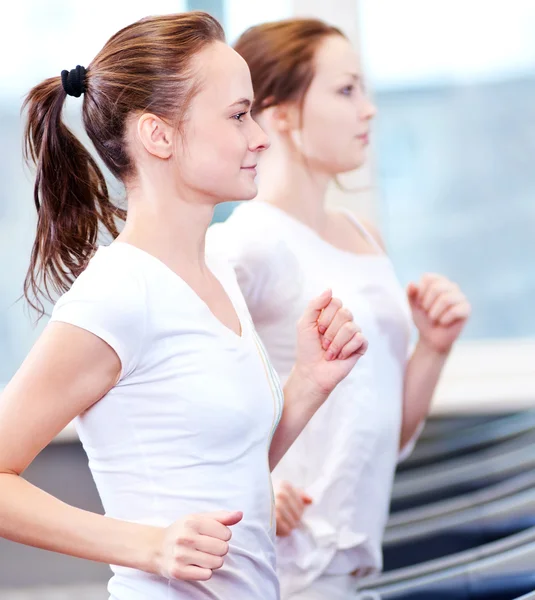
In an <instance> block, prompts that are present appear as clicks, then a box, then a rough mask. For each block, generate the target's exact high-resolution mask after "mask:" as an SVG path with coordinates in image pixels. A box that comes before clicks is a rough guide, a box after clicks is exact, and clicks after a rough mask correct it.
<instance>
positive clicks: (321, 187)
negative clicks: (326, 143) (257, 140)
mask: <svg viewBox="0 0 535 600" xmlns="http://www.w3.org/2000/svg"><path fill="white" fill-rule="evenodd" d="M269 154H270V152H268V153H266V155H265V156H263V157H262V161H261V162H260V172H259V184H260V185H259V194H258V196H257V200H260V201H263V202H267V203H269V204H272V205H274V206H276V207H277V208H280V209H281V210H284V211H285V212H287V213H288V214H290V215H292V216H293V217H294V218H296V219H298V220H299V221H301V222H302V223H304V224H305V225H307V226H308V227H310V228H311V229H313V230H315V231H317V232H318V233H321V232H322V231H323V229H324V226H325V221H326V217H327V214H326V209H325V201H326V195H327V188H328V185H329V181H330V177H329V176H327V175H325V174H320V173H318V172H315V171H312V169H311V167H309V166H308V165H307V164H306V163H305V162H304V161H303V160H302V158H300V157H287V156H281V155H280V154H279V155H278V156H277V155H272V156H269ZM273 154H274V153H273Z"/></svg>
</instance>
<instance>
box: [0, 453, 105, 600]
mask: <svg viewBox="0 0 535 600" xmlns="http://www.w3.org/2000/svg"><path fill="white" fill-rule="evenodd" d="M24 478H25V479H27V480H28V481H30V482H31V483H33V484H34V485H36V486H38V487H40V488H41V489H43V490H45V491H46V492H48V493H50V494H52V495H54V496H56V497H57V498H59V499H60V500H63V501H64V502H66V503H68V504H71V505H72V506H76V507H78V508H82V509H85V510H89V511H92V512H96V513H100V514H102V513H103V509H102V504H101V502H100V499H99V496H98V493H97V490H96V487H95V484H94V482H93V478H92V477H91V473H90V471H89V467H88V464H87V456H86V454H85V452H84V450H83V448H82V446H81V444H79V443H68V444H67V443H65V444H54V445H50V446H48V447H47V448H45V449H44V450H43V452H41V454H39V456H37V458H36V459H35V460H34V462H33V463H32V464H31V465H30V466H29V467H28V469H27V470H26V471H25V472H24ZM110 577H111V570H110V568H109V566H108V565H105V564H102V563H96V562H92V561H88V560H82V559H79V558H73V557H71V556H64V555H62V554H56V553H54V552H47V551H45V550H40V549H38V548H31V547H29V546H23V545H22V544H16V543H14V542H10V541H8V540H5V539H0V598H2V599H3V598H4V596H2V595H1V594H4V593H7V592H6V591H5V590H9V589H15V588H17V589H18V588H21V589H25V588H28V589H32V590H33V593H36V594H37V593H38V592H39V593H41V590H44V589H46V586H63V585H67V586H69V585H83V584H85V583H87V584H96V585H97V587H98V588H100V589H103V586H104V588H105V587H106V583H107V582H108V580H109V579H110ZM7 597H8V598H11V596H7ZM18 597H19V596H13V598H18ZM26 597H28V598H34V597H35V598H45V597H46V598H48V597H50V598H54V599H55V600H56V598H57V599H59V598H62V597H63V596H43V595H41V596H39V595H34V596H21V598H26ZM65 597H66V598H67V597H69V598H73V599H74V598H76V599H78V598H80V599H81V598H85V596H81V595H78V594H76V595H72V596H65ZM93 597H95V599H96V598H97V597H96V596H88V598H93ZM101 597H102V598H104V596H101Z"/></svg>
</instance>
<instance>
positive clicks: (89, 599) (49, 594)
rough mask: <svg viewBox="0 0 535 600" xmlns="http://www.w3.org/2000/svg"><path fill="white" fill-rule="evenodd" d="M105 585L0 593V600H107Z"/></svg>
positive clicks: (28, 589) (5, 591)
mask: <svg viewBox="0 0 535 600" xmlns="http://www.w3.org/2000/svg"><path fill="white" fill-rule="evenodd" d="M107 598H108V593H107V591H106V585H105V584H86V585H74V586H45V587H33V588H25V589H16V590H4V591H0V600H74V599H76V600H107Z"/></svg>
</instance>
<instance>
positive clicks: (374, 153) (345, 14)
mask: <svg viewBox="0 0 535 600" xmlns="http://www.w3.org/2000/svg"><path fill="white" fill-rule="evenodd" d="M194 9H202V10H206V11H208V12H210V13H212V14H213V15H214V16H216V17H217V18H218V19H219V20H220V21H221V22H222V24H223V25H224V27H225V30H226V32H227V37H228V41H229V42H230V43H232V42H233V40H234V39H235V38H236V37H237V36H238V35H239V34H240V33H241V32H242V31H243V30H244V29H245V28H247V27H248V26H250V25H253V24H256V23H260V22H263V21H269V20H276V19H281V18H285V17H290V16H317V17H319V18H323V19H325V20H327V21H329V22H331V23H333V24H335V25H337V26H339V27H341V28H342V29H343V30H344V32H345V33H346V34H347V35H348V36H349V37H350V38H351V40H352V41H353V43H354V44H355V46H356V47H357V48H358V49H359V51H360V53H361V56H362V60H363V65H364V73H365V77H366V80H367V84H368V87H369V89H370V92H371V94H372V96H373V98H374V101H375V102H376V104H377V106H378V110H379V112H378V116H377V118H376V119H375V122H374V125H373V133H372V145H371V151H370V159H369V162H368V164H367V165H366V166H365V167H364V168H362V169H361V170H360V171H359V172H357V173H354V174H350V175H348V176H347V177H346V178H344V180H343V181H344V184H345V187H346V188H347V189H350V190H358V191H350V192H343V191H341V190H340V189H338V188H333V189H332V191H331V195H330V198H331V202H332V203H333V204H343V205H345V206H348V207H350V208H352V209H353V210H355V211H356V212H357V213H359V212H360V213H363V214H365V215H367V216H368V217H371V218H372V219H374V220H375V221H376V222H377V223H378V225H379V227H380V229H381V230H382V233H383V236H384V238H385V240H386V243H387V246H388V249H389V252H390V254H391V256H392V259H393V262H394V264H395V266H396V268H397V271H398V273H399V276H400V278H401V280H402V282H403V283H407V282H408V281H409V280H411V279H413V278H418V277H419V275H420V274H421V273H422V272H424V271H435V272H441V273H444V274H445V275H447V276H449V277H450V278H452V279H454V280H456V281H458V282H459V284H460V285H461V287H462V288H463V290H464V291H465V292H466V294H467V296H468V297H469V299H470V300H471V302H472V305H473V316H472V318H471V320H470V323H469V325H468V327H467V328H466V331H465V333H464V334H463V341H462V343H460V344H459V347H458V348H457V349H456V352H455V353H454V355H453V357H452V360H451V361H450V364H449V365H448V368H447V370H446V373H445V376H444V379H443V381H442V383H441V386H440V388H439V390H438V392H437V395H436V398H435V402H434V408H433V418H432V419H431V420H430V429H428V435H427V437H426V436H424V438H423V440H422V443H423V450H420V452H421V453H422V455H424V457H425V455H426V448H425V444H426V443H431V442H432V444H431V446H432V447H433V448H435V446H436V443H435V442H437V440H441V441H440V443H441V444H442V446H441V447H446V446H447V445H448V444H449V443H452V442H451V440H452V439H453V438H454V437H455V435H456V434H455V432H459V431H462V430H463V428H465V427H467V428H468V429H467V430H466V431H465V432H464V434H463V435H464V436H465V437H464V438H463V439H466V440H469V439H471V440H473V439H478V438H477V436H478V433H477V432H478V431H479V432H481V431H483V430H485V431H496V432H498V433H496V434H495V436H494V437H492V436H491V438H492V439H491V438H489V439H487V438H485V439H486V442H485V444H486V445H488V446H490V442H491V441H492V443H493V444H494V443H495V442H496V440H498V441H499V442H500V443H501V442H502V441H503V439H504V434H503V431H504V429H503V427H505V430H506V431H507V432H509V433H507V435H505V438H507V440H508V443H510V442H511V439H510V438H513V437H514V439H515V440H516V441H517V442H518V439H517V436H518V435H520V434H521V435H525V434H526V431H525V428H526V427H527V425H526V423H529V424H530V427H531V421H530V418H531V419H532V417H531V416H530V415H531V412H529V409H530V408H531V406H532V405H535V300H534V299H535V1H534V0H509V2H507V3H505V2H503V1H501V2H498V1H497V0H495V1H494V0H490V1H489V0H403V2H400V1H399V0H330V2H326V1H325V0H293V1H292V0H270V1H269V2H260V1H256V0H191V1H186V0H182V1H180V0H151V1H150V2H148V1H146V0H131V1H130V2H128V3H123V2H113V1H111V2H110V1H109V0H107V1H104V0H93V2H92V3H91V6H89V5H87V3H80V2H75V1H74V0H47V1H46V2H45V1H44V0H19V1H18V2H7V3H5V5H3V6H2V8H1V9H0V15H1V16H2V25H3V26H2V35H1V36H0V57H1V58H0V134H1V135H0V389H1V387H2V385H3V384H5V382H7V381H8V380H9V379H10V377H11V376H12V375H13V373H14V372H15V370H16V369H17V368H18V366H19V365H20V363H21V362H22V360H23V358H24V356H25V355H26V353H27V352H28V350H29V348H30V346H31V344H32V343H33V341H34V340H35V339H36V337H37V335H38V333H39V331H40V330H41V329H42V327H43V326H44V324H45V322H46V319H44V320H43V322H41V324H40V325H39V326H38V327H35V326H34V324H33V322H32V319H33V315H31V314H29V313H28V312H27V311H26V310H25V308H24V304H23V302H21V301H19V300H18V299H19V297H20V295H21V293H22V281H23V277H24V274H25V271H26V268H27V266H28V260H29V251H30V248H31V244H32V241H33V237H34V230H35V215H34V212H35V209H34V207H33V200H32V179H31V174H30V173H28V171H27V170H26V169H25V167H24V166H23V161H22V153H21V140H22V125H21V119H20V107H21V104H22V99H23V96H24V94H25V92H27V91H28V90H29V88H30V87H31V86H32V85H34V84H36V83H38V82H39V81H41V80H42V79H44V78H46V77H49V76H52V75H57V74H59V73H60V72H61V70H62V69H71V68H73V67H74V66H75V65H76V64H82V65H87V64H89V63H90V62H91V59H92V58H93V56H94V55H95V54H96V53H97V52H98V50H99V49H100V48H101V47H102V45H103V44H104V43H105V42H106V40H107V39H108V38H109V37H110V35H112V34H113V33H114V32H115V31H117V30H118V29H120V28H121V27H123V26H125V25H127V24H128V23H130V22H132V21H134V20H137V19H139V18H141V17H144V16H147V15H148V14H158V13H169V12H180V11H184V10H194ZM78 111H79V104H78V102H76V100H74V101H72V102H71V99H69V101H68V102H67V114H68V120H69V121H70V122H71V123H72V124H73V127H74V128H75V129H78V130H79V124H78V121H77V119H78V117H79V113H78ZM232 208H233V206H232V205H231V204H229V205H224V206H221V207H219V210H218V211H217V214H216V219H217V220H223V219H225V218H226V216H228V214H229V213H230V211H231V210H232ZM521 411H522V412H521ZM518 415H521V416H520V417H519V416H518ZM500 419H501V421H500ZM503 419H505V421H503ZM507 419H509V420H508V421H507ZM515 419H516V420H515ZM498 422H499V423H502V424H503V423H506V425H502V426H501V427H502V428H501V429H500V427H498V425H496V423H498ZM489 423H494V425H492V426H491V425H489ZM511 423H517V426H516V429H515V426H514V425H512V424H511ZM520 423H522V427H523V428H520V429H521V431H520V430H519V427H520V425H519V424H520ZM485 424H486V425H485ZM533 425H534V426H535V423H533ZM450 426H451V428H450V429H448V427H450ZM433 427H434V428H435V429H433ZM473 427H475V428H476V429H475V433H474V430H473V429H470V428H473ZM477 427H479V429H477ZM493 427H494V428H495V429H493ZM530 431H531V430H530ZM511 432H513V433H514V435H513V433H511ZM531 433H532V432H531ZM454 434H455V435H454ZM500 436H501V437H500ZM461 437H462V436H461ZM526 439H527V438H526ZM530 439H531V438H530ZM489 440H490V441H489ZM524 441H525V440H524ZM433 444H435V446H433ZM467 444H468V442H466V443H465V446H463V447H468V445H467ZM485 444H480V445H479V446H478V447H477V448H478V449H479V450H478V451H481V450H480V449H481V448H483V447H484V446H485ZM439 445H440V444H439ZM461 445H462V444H461ZM435 449H436V448H435ZM471 449H472V448H471ZM427 450H429V447H428V448H427ZM450 450H451V447H450ZM487 451H488V450H487ZM429 452H431V451H430V450H429ZM499 454H500V453H499ZM497 455H498V454H497ZM416 456H417V459H418V456H419V455H418V454H417V455H416ZM429 456H434V455H433V452H431V454H429ZM441 456H444V457H446V458H447V457H449V458H450V460H453V458H451V457H452V456H453V454H452V453H451V451H450V452H449V454H448V453H446V454H445V455H441ZM521 456H522V457H523V458H525V456H526V453H525V452H524V453H523V454H521ZM418 460H420V459H418ZM457 460H459V459H457ZM519 460H520V459H519ZM426 464H427V463H426V462H425V461H424V462H420V463H418V461H416V462H415V463H413V468H417V467H418V468H424V466H425V465H426ZM429 464H432V462H431V463H429ZM515 464H518V461H517V463H515ZM522 464H524V463H522ZM80 465H81V466H80ZM409 466H410V465H409ZM82 467H83V468H84V469H85V471H81V469H82ZM427 468H428V469H429V468H430V467H429V466H428V467H427ZM532 468H535V465H531V463H530V465H529V467H526V469H527V471H528V472H531V470H530V469H532ZM436 470H437V469H436ZM515 474H516V473H515ZM523 474H524V475H525V474H526V473H525V472H524V471H523ZM508 475H510V473H509V472H508ZM407 476H408V475H407V472H405V473H404V474H403V473H400V477H401V478H402V479H401V480H402V483H403V477H405V478H407ZM413 476H414V475H413ZM28 477H30V478H32V477H33V481H34V482H36V483H37V484H38V485H41V486H42V487H45V489H50V490H51V491H53V492H54V493H56V494H58V495H59V494H62V498H63V499H64V500H66V501H68V502H72V503H74V504H78V505H83V506H86V507H88V508H90V509H94V510H98V506H99V502H98V498H97V497H96V492H95V491H94V489H93V487H92V481H91V479H90V476H88V473H87V466H86V462H85V463H84V455H83V453H82V451H81V449H80V448H79V446H78V444H77V442H76V439H75V437H74V436H73V433H72V431H71V430H70V429H68V430H66V431H65V432H64V434H63V435H62V436H60V438H59V439H58V440H56V442H55V443H54V444H52V445H51V447H50V448H48V449H47V450H46V451H45V452H44V453H43V455H42V456H41V457H39V459H38V461H36V464H35V465H32V467H31V468H30V470H29V472H28ZM405 485H409V484H407V483H405ZM414 485H415V484H414V481H413V483H411V484H410V486H412V487H414ZM435 485H438V484H436V483H435ZM522 489H524V488H522ZM463 491H464V492H466V491H467V490H463ZM435 500H436V498H435ZM429 502H431V500H430V499H429V498H427V499H426V500H425V502H424V500H422V503H429ZM405 508H407V506H405ZM532 508H533V507H532ZM533 515H535V510H533ZM107 577H108V570H107V567H102V566H101V565H87V564H81V562H79V561H76V560H75V559H63V558H61V559H60V560H58V559H57V557H54V556H52V555H50V554H49V553H45V552H41V551H33V550H29V549H21V548H19V547H16V546H15V545H14V544H8V543H5V542H1V543H0V599H5V600H7V599H8V598H9V599H13V600H15V599H19V600H22V599H23V598H28V599H29V598H40V599H42V598H48V597H50V598H54V599H61V598H63V597H65V598H67V597H68V598H77V599H83V598H88V599H89V598H90V599H91V600H93V599H95V600H97V599H98V598H105V597H107V596H106V593H105V584H104V583H103V582H105V581H106V579H107ZM80 583H83V584H84V586H85V587H84V586H80ZM67 584H69V585H73V586H75V587H73V588H70V587H68V586H67ZM86 584H87V585H86ZM58 586H59V587H58ZM533 587H534V588H535V584H534V586H533ZM74 589H75V590H76V593H74V592H73V590H74ZM384 597H387V596H384ZM388 597H390V596H388ZM392 597H394V596H392ZM396 597H397V596H396ZM400 597H401V596H400ZM488 597H489V598H490V596H488ZM363 598H364V596H363ZM422 598H424V596H422Z"/></svg>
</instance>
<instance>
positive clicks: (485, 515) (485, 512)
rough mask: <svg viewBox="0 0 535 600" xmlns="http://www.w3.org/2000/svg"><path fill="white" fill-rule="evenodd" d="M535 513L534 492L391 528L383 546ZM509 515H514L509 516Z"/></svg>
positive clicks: (534, 490)
mask: <svg viewBox="0 0 535 600" xmlns="http://www.w3.org/2000/svg"><path fill="white" fill-rule="evenodd" d="M529 509H530V510H529ZM524 511H525V512H524ZM534 512H535V489H531V490H526V491H524V492H520V493H519V494H517V495H516V496H512V497H510V498H505V499H502V500H497V501H494V502H489V503H488V504H485V505H477V506H474V507H473V508H469V509H466V510H464V511H460V512H458V513H453V514H450V515H447V516H445V517H437V518H436V519H434V520H429V521H425V522H421V523H416V524H411V525H405V526H401V527H396V528H392V529H389V530H387V531H386V532H385V536H384V539H383V544H384V545H387V546H388V545H395V544H399V543H400V542H406V541H409V540H417V539H419V538H422V537H428V536H430V535H434V534H437V533H440V532H443V531H448V530H451V528H455V527H462V526H463V525H468V524H475V523H477V522H478V521H485V520H486V519H489V518H494V519H496V518H498V519H499V518H500V517H501V518H507V517H508V516H513V515H518V513H520V515H523V516H528V515H529V514H533V513H534ZM507 513H512V514H511V515H508V514H507ZM520 515H519V516H520Z"/></svg>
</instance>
